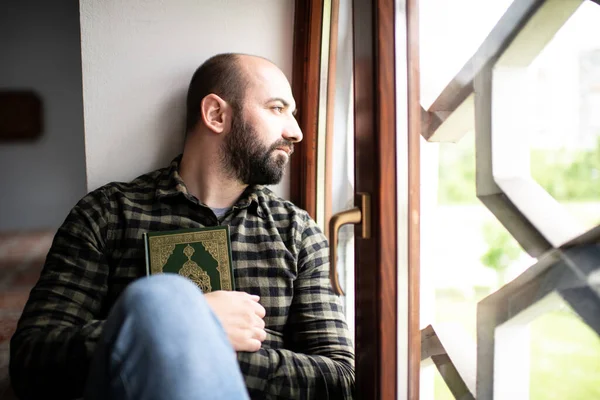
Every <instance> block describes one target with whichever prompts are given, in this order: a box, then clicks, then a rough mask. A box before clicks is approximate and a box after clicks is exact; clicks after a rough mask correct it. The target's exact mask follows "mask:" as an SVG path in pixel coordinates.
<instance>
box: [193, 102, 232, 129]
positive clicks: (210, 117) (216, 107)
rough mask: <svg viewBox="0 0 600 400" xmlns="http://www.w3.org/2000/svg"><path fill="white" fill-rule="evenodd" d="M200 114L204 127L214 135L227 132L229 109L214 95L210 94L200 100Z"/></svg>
mask: <svg viewBox="0 0 600 400" xmlns="http://www.w3.org/2000/svg"><path fill="white" fill-rule="evenodd" d="M200 113H201V115H202V122H204V125H206V127H207V128H208V129H210V130H211V131H213V132H214V133H217V134H219V133H223V132H225V131H228V130H229V125H230V124H231V107H230V106H229V104H227V102H226V101H225V100H223V99H222V98H221V97H219V96H217V95H216V94H214V93H211V94H209V95H207V96H206V97H204V98H203V99H202V103H200Z"/></svg>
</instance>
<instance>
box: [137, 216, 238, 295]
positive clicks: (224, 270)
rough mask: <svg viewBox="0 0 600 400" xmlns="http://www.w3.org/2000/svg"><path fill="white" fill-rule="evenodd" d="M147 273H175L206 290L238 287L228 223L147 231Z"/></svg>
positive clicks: (145, 243) (145, 238)
mask: <svg viewBox="0 0 600 400" xmlns="http://www.w3.org/2000/svg"><path fill="white" fill-rule="evenodd" d="M144 245H145V252H146V273H147V275H153V274H161V273H175V274H179V275H182V276H184V277H186V278H188V279H190V280H191V281H192V282H194V283H195V284H196V285H198V287H199V288H200V289H202V291H203V292H204V293H210V292H213V291H215V290H235V283H234V279H233V263H232V258H231V240H230V238H229V226H215V227H208V228H195V229H182V230H177V231H164V232H148V233H144Z"/></svg>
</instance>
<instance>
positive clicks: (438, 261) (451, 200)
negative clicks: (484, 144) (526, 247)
mask: <svg viewBox="0 0 600 400" xmlns="http://www.w3.org/2000/svg"><path fill="white" fill-rule="evenodd" d="M474 136H475V135H474V132H473V131H471V132H469V133H467V134H466V135H465V136H464V137H463V138H462V139H461V140H460V141H459V142H457V143H424V144H423V146H422V147H421V151H422V153H421V159H422V164H421V202H422V203H421V235H422V238H423V239H422V241H421V285H422V286H421V314H422V315H421V317H422V319H421V322H422V323H421V325H422V327H424V326H426V325H428V324H432V325H433V326H434V327H436V326H438V327H439V326H443V325H458V326H459V327H460V328H462V329H461V330H463V331H465V334H466V335H468V336H470V338H469V339H470V341H472V342H473V346H475V343H476V338H477V334H476V320H477V319H476V316H477V303H478V302H479V301H480V300H481V299H483V298H484V297H486V296H488V295H489V294H491V293H493V292H494V291H496V290H498V288H500V287H501V286H502V285H504V284H506V283H508V282H510V281H511V280H513V279H514V278H515V277H517V276H518V275H519V274H521V273H522V272H523V271H524V270H525V269H527V268H528V267H530V266H531V265H533V264H534V263H535V259H533V258H531V257H530V256H529V255H528V254H527V253H525V252H524V251H523V250H522V248H521V247H520V246H519V244H518V243H517V242H516V240H515V239H514V238H513V237H512V236H511V235H510V234H509V233H508V231H506V229H505V228H504V227H503V226H502V225H501V224H500V222H498V220H497V219H496V217H495V216H494V215H493V214H492V213H491V212H490V211H489V210H488V209H487V208H486V207H485V206H484V205H483V203H481V201H480V200H479V199H478V198H477V197H476V194H475V137H474ZM422 378H423V380H424V382H423V385H422V387H424V386H426V385H430V388H433V390H430V391H429V393H430V395H429V397H427V396H422V399H423V400H427V399H436V400H439V399H446V398H447V397H446V396H447V394H444V393H445V391H444V390H443V389H442V388H441V387H440V381H439V380H435V379H434V378H433V376H432V375H431V374H429V375H427V374H425V375H422ZM441 384H443V382H442V383H441ZM423 393H427V391H424V392H423ZM432 396H434V397H432Z"/></svg>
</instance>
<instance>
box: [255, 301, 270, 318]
mask: <svg viewBox="0 0 600 400" xmlns="http://www.w3.org/2000/svg"><path fill="white" fill-rule="evenodd" d="M252 306H253V307H252V308H253V310H254V313H255V314H256V315H258V316H259V317H260V318H264V317H265V315H266V314H267V312H266V310H265V308H264V307H263V306H262V305H260V303H253V304H252Z"/></svg>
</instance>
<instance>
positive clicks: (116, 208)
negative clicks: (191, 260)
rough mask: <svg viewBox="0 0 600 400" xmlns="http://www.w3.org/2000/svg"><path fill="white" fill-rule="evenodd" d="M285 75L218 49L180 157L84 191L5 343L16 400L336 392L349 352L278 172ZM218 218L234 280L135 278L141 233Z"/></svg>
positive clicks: (323, 257)
mask: <svg viewBox="0 0 600 400" xmlns="http://www.w3.org/2000/svg"><path fill="white" fill-rule="evenodd" d="M294 114H295V102H294V98H293V96H292V91H291V88H290V85H289V82H288V81H287V79H286V77H285V75H284V74H283V73H282V72H281V70H279V69H278V68H277V67H276V66H275V65H274V64H272V63H271V62H269V61H268V60H265V59H263V58H260V57H255V56H249V55H241V54H220V55H217V56H214V57H212V58H210V59H209V60H208V61H206V62H205V63H204V64H203V65H201V66H200V67H199V68H198V70H197V71H196V72H195V74H194V76H193V78H192V80H191V82H190V86H189V90H188V96H187V122H186V126H187V129H186V140H185V144H184V149H183V154H181V155H180V156H178V157H177V158H175V159H174V160H173V161H172V163H171V165H170V166H169V167H167V168H163V169H160V170H157V171H154V172H151V173H148V174H145V175H142V176H140V177H138V178H136V179H135V180H133V181H131V182H129V183H122V182H120V183H119V182H113V183H109V184H107V185H105V186H103V187H101V188H99V189H96V190H94V191H92V192H91V193H89V194H88V195H86V196H85V197H84V198H83V199H81V200H80V201H79V202H78V203H77V205H75V207H74V208H73V209H72V210H71V212H70V213H69V215H68V216H67V218H66V220H65V222H64V223H63V225H62V226H61V227H60V229H59V230H58V232H57V233H56V236H55V238H54V241H53V244H52V247H51V249H50V251H49V253H48V256H47V259H46V263H45V265H44V269H43V271H42V273H41V276H40V279H39V281H38V282H37V284H36V286H35V287H34V288H33V290H32V291H31V294H30V297H29V300H28V302H27V305H26V306H25V310H24V312H23V315H22V317H21V319H20V321H19V324H18V327H17V331H16V333H15V334H14V336H13V338H12V340H11V349H10V350H11V353H10V374H11V380H12V385H13V388H14V389H15V392H16V393H17V395H18V396H19V397H20V398H22V399H48V398H50V399H73V398H78V397H81V396H85V398H86V399H135V400H146V399H157V400H158V399H168V400H179V399H195V400H202V399H211V400H215V399H227V400H234V399H247V398H256V399H280V398H281V399H283V398H285V399H316V398H318V399H327V398H329V399H342V398H351V397H352V393H353V389H354V351H353V347H352V343H351V338H350V335H349V331H348V328H347V325H346V322H345V320H344V315H343V310H342V306H341V304H340V302H339V300H338V298H337V297H336V296H335V295H334V294H333V292H332V290H331V287H330V284H329V279H328V269H329V265H328V245H327V241H326V239H325V237H324V236H323V234H322V233H321V231H320V230H319V228H318V227H317V225H316V224H315V222H314V221H313V220H312V219H311V218H310V217H309V216H308V214H307V213H306V212H305V211H303V210H301V209H299V208H298V207H296V206H294V205H293V204H292V203H290V202H289V201H285V200H283V199H281V198H279V197H277V196H276V195H275V194H274V193H273V192H271V191H270V190H269V189H268V188H266V187H265V186H263V185H270V184H276V183H278V182H279V181H280V180H281V178H282V176H283V173H284V169H285V166H286V165H287V163H288V160H289V157H290V156H291V155H292V153H293V151H294V143H297V142H299V141H300V140H302V133H301V131H300V128H299V126H298V124H297V122H296V120H295V118H294ZM217 225H228V226H229V229H230V232H231V236H230V237H231V246H232V256H233V272H234V279H235V286H236V291H215V292H211V293H206V294H203V293H202V292H201V291H200V290H199V289H198V287H197V286H195V285H194V284H193V283H191V282H190V281H189V280H187V279H185V278H183V277H180V276H179V275H176V274H161V275H153V276H151V277H145V258H144V257H145V256H144V243H143V240H142V235H143V233H145V232H149V231H171V230H178V229H187V228H200V227H210V226H217Z"/></svg>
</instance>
